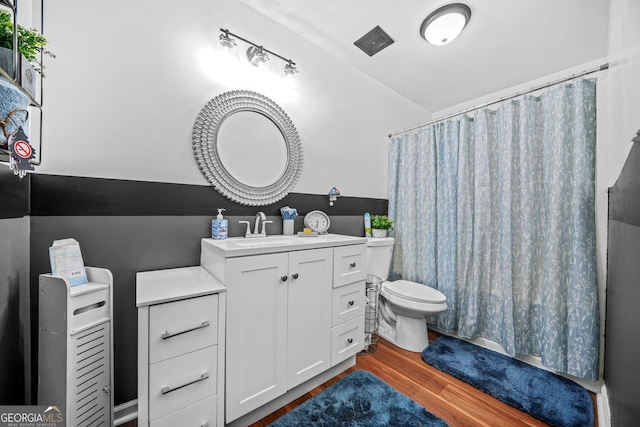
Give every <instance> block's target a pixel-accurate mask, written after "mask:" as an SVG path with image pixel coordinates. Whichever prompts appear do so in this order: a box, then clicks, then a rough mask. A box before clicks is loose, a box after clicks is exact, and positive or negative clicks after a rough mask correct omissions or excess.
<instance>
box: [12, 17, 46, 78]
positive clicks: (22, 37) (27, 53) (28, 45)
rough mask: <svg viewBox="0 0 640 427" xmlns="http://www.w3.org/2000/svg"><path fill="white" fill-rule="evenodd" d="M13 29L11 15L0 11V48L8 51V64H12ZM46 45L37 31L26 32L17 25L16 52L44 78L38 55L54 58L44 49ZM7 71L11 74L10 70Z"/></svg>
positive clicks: (42, 66)
mask: <svg viewBox="0 0 640 427" xmlns="http://www.w3.org/2000/svg"><path fill="white" fill-rule="evenodd" d="M13 29H14V27H13V21H12V15H11V14H10V13H9V12H7V11H6V10H0V48H4V49H7V50H8V55H9V58H11V59H10V63H9V64H11V63H12V62H13V59H12V58H13ZM47 43H48V40H47V39H46V38H44V37H43V36H41V35H40V34H38V32H37V31H35V30H28V29H26V28H24V27H23V26H22V25H19V24H18V52H20V53H21V54H22V56H23V57H24V59H25V60H27V61H28V62H29V63H30V64H32V65H33V69H34V70H35V71H36V72H38V73H40V74H42V77H44V73H43V69H44V65H42V62H40V60H39V58H38V54H40V53H42V54H43V55H49V56H50V57H52V58H55V57H56V56H55V55H54V54H53V53H51V52H49V51H48V50H46V49H45V46H46V45H47ZM3 54H6V52H3ZM3 68H4V66H3ZM9 68H11V67H9ZM7 71H9V73H11V70H7Z"/></svg>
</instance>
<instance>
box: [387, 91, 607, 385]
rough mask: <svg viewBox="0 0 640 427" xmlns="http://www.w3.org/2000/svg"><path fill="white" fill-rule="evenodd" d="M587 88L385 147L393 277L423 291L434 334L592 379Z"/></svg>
mask: <svg viewBox="0 0 640 427" xmlns="http://www.w3.org/2000/svg"><path fill="white" fill-rule="evenodd" d="M595 110H596V82H595V79H581V80H577V81H574V82H573V83H570V84H563V85H558V86H555V87H553V88H551V89H549V90H548V91H547V92H545V93H544V94H542V95H540V96H539V97H536V96H522V97H520V98H518V99H517V100H512V101H505V102H503V103H502V104H500V105H499V107H498V108H497V109H496V110H490V109H488V108H485V109H481V110H477V111H476V112H475V114H474V116H473V117H470V116H468V115H461V116H457V117H455V118H453V119H450V120H446V121H442V122H438V123H435V124H432V125H429V126H426V127H423V128H421V129H419V130H417V131H413V132H407V133H405V134H401V135H398V136H395V137H392V138H391V141H390V151H389V216H390V217H391V218H392V219H394V220H395V232H394V233H395V234H394V236H395V238H396V245H395V250H394V259H393V264H392V270H391V277H392V278H393V279H401V278H402V279H405V280H412V281H416V282H420V283H423V284H425V285H429V286H432V287H434V288H436V289H438V290H440V291H441V292H442V293H444V294H445V295H446V296H447V300H448V303H449V309H448V310H447V311H445V312H443V313H441V314H439V315H438V317H437V319H435V320H436V321H437V327H438V328H439V329H441V330H443V331H445V332H449V333H455V334H457V335H458V336H461V337H464V338H475V337H483V338H486V339H489V340H491V341H494V342H497V343H498V344H500V345H501V346H502V347H503V348H504V349H505V350H506V352H507V353H509V354H510V355H512V356H513V355H534V356H539V357H540V358H541V362H542V364H543V365H545V366H547V367H549V368H552V369H555V370H557V371H560V372H566V373H568V374H570V375H573V376H576V377H580V378H585V379H588V380H597V379H598V376H599V325H600V317H599V309H598V284H597V279H596V238H595V235H596V234H595V148H596V147H595V143H596V111H595Z"/></svg>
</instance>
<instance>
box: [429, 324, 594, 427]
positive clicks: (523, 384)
mask: <svg viewBox="0 0 640 427" xmlns="http://www.w3.org/2000/svg"><path fill="white" fill-rule="evenodd" d="M422 360H424V361H425V362H427V363H428V364H430V365H432V366H434V367H435V368H437V369H439V370H441V371H444V372H446V373H448V374H450V375H452V376H454V377H456V378H458V379H459V380H462V381H464V382H466V383H468V384H470V385H472V386H474V387H475V388H477V389H479V390H481V391H483V392H485V393H487V394H489V395H491V396H493V397H495V398H496V399H498V400H501V401H503V402H504V403H506V404H507V405H511V406H513V407H514V408H517V409H519V410H521V411H522V412H526V413H527V414H529V415H531V416H532V417H534V418H537V419H539V420H541V421H544V422H545V423H547V424H549V425H551V426H554V427H571V426H575V427H590V426H593V425H594V413H593V401H592V400H591V396H590V395H589V393H588V392H587V390H585V389H584V388H583V387H582V386H580V385H578V384H576V383H575V382H573V381H571V380H568V379H566V378H564V377H561V376H559V375H555V374H553V373H551V372H549V371H545V370H544V369H540V368H536V367H534V366H531V365H529V364H527V363H524V362H521V361H519V360H516V359H513V358H511V357H509V356H505V355H503V354H500V353H498V352H495V351H492V350H489V349H486V348H484V347H480V346H477V345H475V344H471V343H468V342H466V341H463V340H460V339H457V338H453V337H449V336H441V337H440V338H438V339H436V340H435V341H434V342H432V343H431V344H430V345H429V346H428V347H427V348H425V349H424V351H423V352H422Z"/></svg>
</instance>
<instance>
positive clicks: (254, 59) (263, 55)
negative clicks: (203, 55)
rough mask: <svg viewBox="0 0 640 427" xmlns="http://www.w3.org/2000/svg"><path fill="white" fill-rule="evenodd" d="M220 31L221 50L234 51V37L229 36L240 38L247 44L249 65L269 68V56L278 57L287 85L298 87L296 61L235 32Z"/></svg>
mask: <svg viewBox="0 0 640 427" xmlns="http://www.w3.org/2000/svg"><path fill="white" fill-rule="evenodd" d="M220 31H221V32H222V34H220V41H219V44H220V47H221V49H222V50H223V51H227V52H234V53H235V49H236V41H235V39H233V38H231V36H233V37H235V38H236V39H238V40H242V41H243V42H245V43H246V44H248V45H249V48H248V49H247V53H246V57H247V61H249V63H250V64H251V65H253V66H254V67H257V68H260V69H263V70H269V69H270V65H269V63H270V62H271V58H270V56H274V57H276V58H279V59H281V60H282V61H284V68H283V72H282V78H283V79H284V80H285V81H286V82H287V83H288V84H287V86H288V87H290V88H292V89H295V88H297V87H298V85H299V82H298V69H297V68H296V63H295V62H293V61H292V60H291V59H288V58H285V57H283V56H280V55H278V54H277V53H275V52H273V51H270V50H267V49H265V48H264V47H262V46H260V45H257V44H255V43H253V42H251V41H249V40H247V39H244V38H242V37H240V36H239V35H237V34H233V33H232V32H230V31H229V30H225V29H223V28H220Z"/></svg>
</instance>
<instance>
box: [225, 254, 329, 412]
mask: <svg viewBox="0 0 640 427" xmlns="http://www.w3.org/2000/svg"><path fill="white" fill-rule="evenodd" d="M226 264H227V265H226V267H227V283H226V286H227V289H228V290H227V296H228V306H227V308H228V313H227V337H228V339H227V355H228V357H227V389H226V400H227V422H229V421H232V420H235V419H236V418H238V417H240V416H242V415H244V414H246V413H248V412H250V411H252V410H254V409H256V408H258V407H260V406H262V405H264V404H265V403H267V402H269V401H271V400H273V399H274V398H276V397H278V396H280V395H282V394H284V393H285V392H286V391H287V390H288V389H290V388H292V387H295V386H296V385H298V384H300V383H302V382H304V381H306V380H308V379H309V378H312V377H314V376H316V375H317V374H319V373H321V372H323V371H324V370H326V369H327V368H329V366H330V363H331V353H330V346H331V279H332V273H333V269H332V265H333V251H332V249H311V250H304V251H296V252H290V253H276V254H267V255H255V256H247V257H239V258H230V259H228V260H227V261H226Z"/></svg>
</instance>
